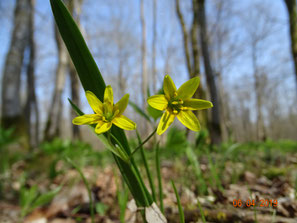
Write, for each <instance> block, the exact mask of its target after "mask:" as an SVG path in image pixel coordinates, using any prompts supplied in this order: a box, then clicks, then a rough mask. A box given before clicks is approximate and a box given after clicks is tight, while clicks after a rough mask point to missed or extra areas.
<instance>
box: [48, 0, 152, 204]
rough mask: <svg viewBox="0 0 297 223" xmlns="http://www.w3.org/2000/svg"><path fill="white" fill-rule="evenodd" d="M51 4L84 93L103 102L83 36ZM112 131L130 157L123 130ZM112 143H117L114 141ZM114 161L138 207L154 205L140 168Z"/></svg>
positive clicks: (56, 3) (55, 1)
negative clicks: (142, 178)
mask: <svg viewBox="0 0 297 223" xmlns="http://www.w3.org/2000/svg"><path fill="white" fill-rule="evenodd" d="M50 3H51V7H52V11H53V14H54V17H55V21H56V24H57V26H58V29H59V31H60V34H61V36H62V38H63V40H64V42H65V45H66V47H67V49H68V52H69V54H70V56H71V59H72V61H73V64H74V66H75V68H76V70H77V73H78V75H79V78H80V81H81V83H82V85H83V88H84V89H85V90H90V91H91V92H93V93H94V94H95V95H96V96H97V97H98V98H99V99H100V100H102V99H103V96H104V90H105V82H104V80H103V78H102V76H101V73H100V71H99V69H98V67H97V65H96V62H95V60H94V59H93V57H92V55H91V53H90V51H89V49H88V47H87V44H86V42H85V40H84V38H83V36H82V34H81V33H80V31H79V29H78V27H77V25H76V23H75V21H74V20H73V18H72V17H71V15H70V13H69V12H68V10H67V8H66V7H65V5H64V4H63V2H62V1H61V0H50ZM111 131H112V134H113V135H114V136H115V137H116V138H117V139H118V140H119V141H120V142H121V145H122V146H123V148H124V149H125V151H126V153H127V154H128V155H130V153H131V151H130V148H129V145H128V141H127V138H126V135H125V133H124V132H123V130H121V129H119V128H118V127H116V126H113V127H112V129H111ZM113 143H115V142H114V141H113ZM114 159H115V160H116V163H117V165H118V167H119V169H120V171H121V174H122V175H123V177H124V179H125V181H126V183H127V185H128V186H129V189H130V192H131V193H132V195H133V197H134V198H135V200H136V203H137V205H139V206H142V207H145V206H149V205H150V204H151V203H152V198H151V196H150V194H149V193H148V192H147V189H146V187H145V185H144V183H143V182H141V181H140V180H139V179H140V178H141V177H140V175H139V171H138V170H137V167H136V166H133V167H132V166H130V165H129V164H127V163H125V162H124V161H123V160H122V159H121V158H118V157H117V156H116V155H114Z"/></svg>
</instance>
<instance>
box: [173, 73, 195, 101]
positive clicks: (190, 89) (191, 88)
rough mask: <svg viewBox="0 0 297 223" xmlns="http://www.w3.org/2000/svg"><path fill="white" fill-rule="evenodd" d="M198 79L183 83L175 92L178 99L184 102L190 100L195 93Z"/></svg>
mask: <svg viewBox="0 0 297 223" xmlns="http://www.w3.org/2000/svg"><path fill="white" fill-rule="evenodd" d="M199 82H200V79H199V77H194V78H192V79H190V80H188V81H187V82H185V83H184V84H183V85H182V86H180V88H179V89H178V90H177V95H178V98H180V99H182V100H186V99H189V98H191V97H192V96H193V95H194V93H195V92H196V90H197V88H198V86H199Z"/></svg>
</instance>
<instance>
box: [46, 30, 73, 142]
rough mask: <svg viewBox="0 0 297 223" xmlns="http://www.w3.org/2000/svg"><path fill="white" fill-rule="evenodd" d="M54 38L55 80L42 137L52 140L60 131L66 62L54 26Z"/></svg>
mask: <svg viewBox="0 0 297 223" xmlns="http://www.w3.org/2000/svg"><path fill="white" fill-rule="evenodd" d="M55 38H56V44H57V48H58V65H57V68H56V80H55V89H54V95H53V98H52V102H51V106H50V111H49V115H48V119H47V122H46V127H45V132H44V139H45V140H52V139H53V138H54V137H56V136H58V135H59V133H60V121H61V115H62V99H61V95H62V93H63V90H64V85H65V78H66V71H67V64H68V53H67V50H66V47H65V45H64V43H63V40H62V38H61V36H60V34H59V32H58V30H57V27H56V26H55Z"/></svg>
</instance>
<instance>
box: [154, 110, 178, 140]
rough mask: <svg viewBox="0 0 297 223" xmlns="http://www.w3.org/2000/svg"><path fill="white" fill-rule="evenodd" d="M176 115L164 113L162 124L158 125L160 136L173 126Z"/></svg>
mask: <svg viewBox="0 0 297 223" xmlns="http://www.w3.org/2000/svg"><path fill="white" fill-rule="evenodd" d="M174 117H175V116H174V115H173V114H171V113H170V112H168V111H166V112H164V113H163V115H162V117H161V120H160V123H159V125H158V129H157V133H158V135H162V134H163V133H164V132H165V131H166V129H167V128H168V127H169V126H170V125H171V124H172V122H173V121H174Z"/></svg>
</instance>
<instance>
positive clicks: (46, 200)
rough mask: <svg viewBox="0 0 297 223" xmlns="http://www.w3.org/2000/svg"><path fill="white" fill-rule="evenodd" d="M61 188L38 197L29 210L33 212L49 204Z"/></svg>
mask: <svg viewBox="0 0 297 223" xmlns="http://www.w3.org/2000/svg"><path fill="white" fill-rule="evenodd" d="M61 188H62V186H59V187H57V188H55V189H54V190H51V191H49V192H47V193H44V194H42V195H40V196H39V197H38V198H37V199H36V200H35V201H34V202H33V204H32V205H31V209H32V210H34V209H35V208H37V207H40V206H43V205H45V204H47V203H49V202H50V201H51V200H52V199H53V198H54V197H55V196H56V195H57V194H58V193H59V192H60V190H61Z"/></svg>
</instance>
